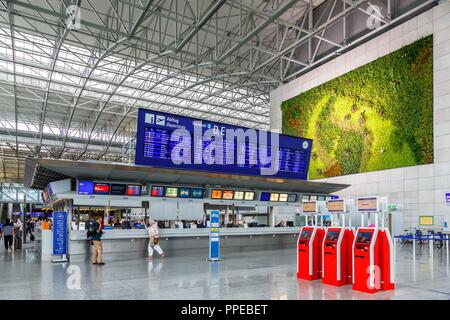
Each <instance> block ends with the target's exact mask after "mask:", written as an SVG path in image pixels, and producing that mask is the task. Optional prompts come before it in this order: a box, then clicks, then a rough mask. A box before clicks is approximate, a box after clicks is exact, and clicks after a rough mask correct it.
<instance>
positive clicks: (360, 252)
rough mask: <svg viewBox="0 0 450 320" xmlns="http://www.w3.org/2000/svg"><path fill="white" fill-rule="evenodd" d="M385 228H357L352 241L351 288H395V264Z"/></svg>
mask: <svg viewBox="0 0 450 320" xmlns="http://www.w3.org/2000/svg"><path fill="white" fill-rule="evenodd" d="M392 249H393V248H392V240H391V237H390V235H389V231H388V230H387V229H379V228H358V231H357V234H356V239H355V241H354V243H353V280H354V281H353V290H357V291H363V292H367V293H375V292H378V291H380V290H392V289H394V288H395V285H394V281H393V277H392V273H391V270H394V268H395V265H394V261H393V256H392Z"/></svg>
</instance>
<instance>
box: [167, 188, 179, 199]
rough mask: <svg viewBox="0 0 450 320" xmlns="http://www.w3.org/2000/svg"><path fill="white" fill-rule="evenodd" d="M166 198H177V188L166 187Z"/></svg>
mask: <svg viewBox="0 0 450 320" xmlns="http://www.w3.org/2000/svg"><path fill="white" fill-rule="evenodd" d="M166 197H167V198H176V197H178V188H173V187H166Z"/></svg>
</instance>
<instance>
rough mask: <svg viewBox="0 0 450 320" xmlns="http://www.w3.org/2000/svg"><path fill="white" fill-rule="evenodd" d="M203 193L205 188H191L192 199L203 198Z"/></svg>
mask: <svg viewBox="0 0 450 320" xmlns="http://www.w3.org/2000/svg"><path fill="white" fill-rule="evenodd" d="M204 194H205V189H202V188H192V193H191V195H192V198H194V199H203V196H204Z"/></svg>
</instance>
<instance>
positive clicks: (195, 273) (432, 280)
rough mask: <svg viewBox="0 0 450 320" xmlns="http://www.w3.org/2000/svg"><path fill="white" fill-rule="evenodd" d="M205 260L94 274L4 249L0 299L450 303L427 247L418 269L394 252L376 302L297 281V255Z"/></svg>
mask: <svg viewBox="0 0 450 320" xmlns="http://www.w3.org/2000/svg"><path fill="white" fill-rule="evenodd" d="M206 254H207V253H206V252H205V253H203V254H199V255H196V256H179V257H170V256H169V257H166V258H165V259H164V260H160V259H159V258H156V259H155V261H154V262H147V261H145V260H126V261H111V262H108V261H107V263H106V265H104V266H92V265H91V264H90V263H88V262H86V263H77V264H52V263H40V262H39V260H38V259H37V257H36V254H35V252H34V250H33V249H32V248H29V249H27V250H26V254H25V255H23V254H22V253H7V252H5V251H4V249H3V248H1V249H0V270H1V272H0V299H77V300H80V299H446V300H448V299H450V273H449V263H448V260H447V258H446V255H445V250H444V249H436V250H435V252H434V259H433V260H430V258H429V257H428V247H427V246H426V245H424V246H423V247H422V248H420V247H418V249H417V252H416V259H415V261H414V260H413V259H412V258H413V257H412V247H411V245H399V247H398V251H397V281H398V284H397V289H396V290H394V291H387V292H381V293H376V294H365V293H361V292H356V291H353V290H351V287H350V286H345V287H340V288H336V287H333V286H329V285H324V284H322V283H321V281H320V280H319V281H313V282H309V281H303V280H297V279H296V276H295V271H296V261H295V259H296V255H295V250H270V251H269V250H268V251H258V252H252V253H236V254H227V255H225V256H223V260H222V261H221V262H218V263H210V262H207V261H206V259H205V257H206ZM77 270H79V274H80V275H81V277H80V279H81V281H80V286H79V288H77V281H76V274H77ZM74 271H75V273H73V272H74ZM70 273H72V274H70Z"/></svg>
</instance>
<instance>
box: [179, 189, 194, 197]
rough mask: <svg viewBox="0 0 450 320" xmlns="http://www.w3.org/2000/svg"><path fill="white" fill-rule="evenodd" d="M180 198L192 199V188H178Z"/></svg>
mask: <svg viewBox="0 0 450 320" xmlns="http://www.w3.org/2000/svg"><path fill="white" fill-rule="evenodd" d="M178 197H179V198H190V197H191V188H178Z"/></svg>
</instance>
